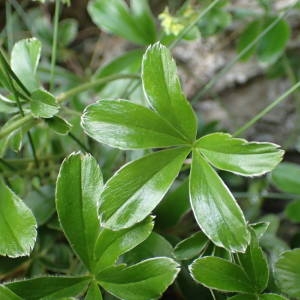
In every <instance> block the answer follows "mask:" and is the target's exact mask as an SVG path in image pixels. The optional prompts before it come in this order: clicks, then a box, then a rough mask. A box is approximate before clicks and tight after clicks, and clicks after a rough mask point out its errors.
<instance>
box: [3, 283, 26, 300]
mask: <svg viewBox="0 0 300 300" xmlns="http://www.w3.org/2000/svg"><path fill="white" fill-rule="evenodd" d="M0 299H1V300H22V298H20V297H19V296H18V295H16V294H15V293H13V292H12V291H11V290H10V289H8V288H7V287H5V286H4V285H0Z"/></svg>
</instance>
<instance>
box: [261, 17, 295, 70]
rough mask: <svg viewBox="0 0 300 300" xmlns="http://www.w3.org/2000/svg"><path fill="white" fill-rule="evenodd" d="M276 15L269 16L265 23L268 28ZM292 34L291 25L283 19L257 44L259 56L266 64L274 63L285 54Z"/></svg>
mask: <svg viewBox="0 0 300 300" xmlns="http://www.w3.org/2000/svg"><path fill="white" fill-rule="evenodd" d="M275 18H276V17H272V18H269V19H268V20H267V21H265V23H264V28H267V27H268V26H269V25H270V24H271V23H272V22H274V20H275ZM290 34H291V29H290V25H289V23H288V22H287V21H285V20H283V19H281V20H280V21H279V22H278V23H277V24H276V25H275V26H274V27H273V28H272V29H271V30H270V31H269V32H268V33H267V34H265V36H264V37H263V38H262V39H261V40H260V41H259V43H258V44H257V58H258V60H259V61H260V62H262V63H265V64H272V63H275V62H276V61H277V59H278V58H279V57H280V56H281V55H282V54H283V52H284V49H285V47H286V45H287V43H288V41H289V37H290Z"/></svg>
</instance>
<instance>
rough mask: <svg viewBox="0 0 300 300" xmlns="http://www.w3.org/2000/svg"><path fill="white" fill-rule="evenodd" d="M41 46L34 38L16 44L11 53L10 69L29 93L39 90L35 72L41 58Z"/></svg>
mask: <svg viewBox="0 0 300 300" xmlns="http://www.w3.org/2000/svg"><path fill="white" fill-rule="evenodd" d="M41 49H42V45H41V42H40V41H39V40H37V39H36V38H30V39H24V40H20V41H19V42H17V43H16V44H15V45H14V47H13V49H12V52H11V60H10V64H11V68H12V70H13V71H14V72H15V74H16V75H17V76H18V77H19V78H20V80H21V81H22V83H23V84H24V85H25V87H26V88H27V89H28V90H29V91H31V92H32V91H34V90H36V89H38V88H39V86H40V84H39V82H38V80H37V77H36V70H37V66H38V63H39V60H40V56H41Z"/></svg>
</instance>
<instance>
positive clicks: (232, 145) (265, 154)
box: [195, 132, 284, 176]
mask: <svg viewBox="0 0 300 300" xmlns="http://www.w3.org/2000/svg"><path fill="white" fill-rule="evenodd" d="M195 145H196V147H197V149H199V152H200V153H201V154H202V155H203V156H204V157H205V158H206V159H207V160H208V161H209V162H210V163H211V164H212V165H213V166H214V167H216V168H218V169H221V170H225V171H229V172H232V173H235V174H238V175H242V176H259V175H262V174H265V173H266V172H269V171H271V170H272V169H273V168H274V167H275V166H276V165H277V164H279V162H280V161H281V160H282V156H283V153H284V151H283V150H280V149H278V148H279V146H278V145H275V144H272V143H259V142H247V141H246V140H244V139H239V138H233V137H232V136H231V135H230V134H227V133H221V132H217V133H212V134H208V135H206V136H204V137H202V138H200V139H199V140H197V142H196V143H195Z"/></svg>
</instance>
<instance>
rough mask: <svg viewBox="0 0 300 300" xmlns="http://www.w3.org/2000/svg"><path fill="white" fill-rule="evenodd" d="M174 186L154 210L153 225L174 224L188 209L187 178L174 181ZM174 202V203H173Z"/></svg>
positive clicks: (161, 226)
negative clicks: (154, 219) (154, 220)
mask: <svg viewBox="0 0 300 300" xmlns="http://www.w3.org/2000/svg"><path fill="white" fill-rule="evenodd" d="M174 185H175V188H174V189H173V190H171V191H170V192H168V193H167V195H166V196H165V197H164V199H163V200H162V202H161V203H160V204H159V205H158V207H157V208H156V210H155V215H156V218H157V220H156V223H155V226H157V227H159V228H160V229H166V228H170V227H172V226H175V225H176V224H177V223H178V222H179V221H180V219H181V218H182V217H183V216H184V215H185V214H186V213H187V212H188V211H189V210H190V208H191V207H190V202H189V180H188V178H186V179H185V180H183V181H181V180H180V181H179V180H178V182H176V181H175V184H174ZM174 203H176V205H174Z"/></svg>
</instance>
